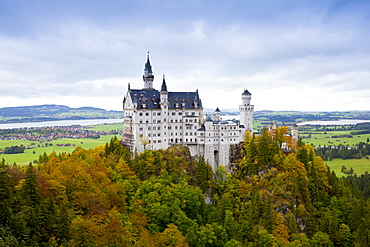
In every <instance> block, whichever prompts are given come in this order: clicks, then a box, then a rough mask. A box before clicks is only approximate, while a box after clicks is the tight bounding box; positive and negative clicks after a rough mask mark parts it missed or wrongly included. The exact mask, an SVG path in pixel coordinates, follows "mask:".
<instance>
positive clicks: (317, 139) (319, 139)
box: [303, 131, 370, 146]
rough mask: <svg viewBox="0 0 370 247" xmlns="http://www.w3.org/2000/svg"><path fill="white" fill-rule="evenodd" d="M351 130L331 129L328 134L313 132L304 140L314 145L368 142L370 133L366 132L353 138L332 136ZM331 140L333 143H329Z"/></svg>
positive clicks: (347, 132) (351, 144)
mask: <svg viewBox="0 0 370 247" xmlns="http://www.w3.org/2000/svg"><path fill="white" fill-rule="evenodd" d="M349 132H350V131H330V132H328V134H323V133H320V134H316V133H314V132H312V134H311V138H304V139H303V141H304V142H305V143H307V144H313V145H314V146H319V145H320V146H324V145H333V144H334V145H339V144H344V145H347V144H348V145H350V146H353V145H355V144H357V143H359V142H366V141H367V138H369V139H370V134H365V135H359V136H358V135H356V136H353V137H352V138H348V137H346V138H345V137H342V138H338V137H337V138H332V136H334V135H345V134H349ZM303 136H307V135H306V134H303ZM329 142H331V143H329Z"/></svg>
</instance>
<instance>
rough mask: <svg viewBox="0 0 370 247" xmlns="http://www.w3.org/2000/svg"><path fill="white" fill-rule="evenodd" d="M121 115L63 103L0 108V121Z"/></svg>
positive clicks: (32, 120)
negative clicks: (71, 106) (72, 106)
mask: <svg viewBox="0 0 370 247" xmlns="http://www.w3.org/2000/svg"><path fill="white" fill-rule="evenodd" d="M122 116H123V112H122V111H106V110H104V109H100V108H94V107H80V108H70V107H68V106H64V105H35V106H18V107H4V108H0V123H14V122H38V121H53V120H68V119H92V118H122Z"/></svg>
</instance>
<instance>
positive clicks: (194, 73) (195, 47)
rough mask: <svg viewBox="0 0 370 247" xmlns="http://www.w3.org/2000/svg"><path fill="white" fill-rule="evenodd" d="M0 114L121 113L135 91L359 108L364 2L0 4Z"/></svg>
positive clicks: (368, 94) (82, 0)
mask: <svg viewBox="0 0 370 247" xmlns="http://www.w3.org/2000/svg"><path fill="white" fill-rule="evenodd" d="M0 51H1V52H0V107H10V106H29V105H41V104H61V105H67V106H70V107H83V106H91V107H98V108H103V109H106V110H122V101H123V98H124V96H125V95H126V93H127V88H128V83H130V86H131V88H133V89H140V88H142V87H143V84H144V83H143V80H142V75H143V70H144V64H145V62H146V57H147V53H148V52H150V61H151V64H152V68H153V73H154V76H155V79H154V88H156V89H160V86H161V83H162V76H163V74H165V77H166V83H167V88H168V91H179V92H181V91H196V90H197V89H198V91H199V94H200V97H201V99H202V104H203V107H204V108H207V109H216V108H217V107H218V108H220V110H221V111H222V110H226V109H238V107H239V105H240V104H241V94H242V93H243V91H244V89H248V91H249V92H250V93H251V94H252V101H251V103H252V104H253V105H254V106H255V111H260V110H276V111H292V110H294V111H349V110H370V1H368V0H364V1H361V0H352V1H349V0H348V1H344V0H343V1H342V0H337V1H336V0H320V1H312V0H307V1H305V0H228V1H225V0H222V1H221V0H163V1H159V0H147V1H145V0H132V1H128V0H0Z"/></svg>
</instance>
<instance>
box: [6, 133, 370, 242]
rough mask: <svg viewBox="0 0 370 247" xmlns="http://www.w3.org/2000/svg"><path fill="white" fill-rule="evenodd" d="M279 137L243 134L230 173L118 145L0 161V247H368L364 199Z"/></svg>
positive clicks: (307, 150) (177, 155)
mask: <svg viewBox="0 0 370 247" xmlns="http://www.w3.org/2000/svg"><path fill="white" fill-rule="evenodd" d="M286 131H287V130H286V128H285V127H282V128H278V129H277V130H276V131H274V132H268V131H267V130H266V129H265V130H264V131H263V133H262V134H261V135H260V136H249V135H248V134H247V135H246V139H245V142H244V145H243V146H242V147H241V156H240V159H239V160H238V161H237V162H236V163H235V164H234V165H235V172H234V173H232V174H231V173H227V172H226V171H225V169H224V167H223V166H219V168H218V169H217V172H216V174H213V173H212V169H211V168H210V166H209V165H207V164H206V162H205V161H204V159H202V158H201V157H200V158H199V159H197V160H195V159H193V158H192V157H191V156H190V153H189V150H188V149H187V148H186V147H182V146H173V147H170V148H169V149H167V150H157V151H150V150H146V151H145V152H144V153H142V154H136V155H135V157H134V158H132V157H131V155H130V154H129V152H128V150H127V149H126V148H125V147H123V146H121V144H120V141H119V140H118V139H117V138H114V139H112V140H111V141H110V143H107V144H106V145H105V146H100V147H97V148H95V149H89V150H84V149H82V148H76V149H75V151H73V152H72V153H71V154H56V153H52V154H50V155H46V154H45V155H41V156H40V158H39V162H38V165H37V166H36V167H33V166H32V165H29V166H28V167H25V168H22V167H19V166H16V165H10V166H9V165H6V164H4V162H2V163H1V162H0V183H1V184H0V188H2V189H1V190H0V246H152V247H156V246H368V244H369V242H370V232H369V231H368V229H370V207H369V206H370V205H369V201H368V200H367V199H366V198H364V196H363V195H362V194H361V193H360V192H359V191H357V190H355V189H354V188H352V186H351V185H350V183H348V181H344V180H339V179H338V178H337V177H336V175H335V174H334V173H333V172H331V171H330V170H329V169H328V168H327V167H326V166H325V165H324V164H323V160H322V159H321V158H320V157H318V156H315V152H314V150H313V148H312V147H311V146H309V145H304V144H303V143H298V144H295V143H290V140H289V138H288V137H287V135H286ZM283 142H284V143H289V145H290V150H291V152H289V153H286V152H283V151H282V150H281V148H280V145H281V143H283Z"/></svg>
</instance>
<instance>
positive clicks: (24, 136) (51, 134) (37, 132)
mask: <svg viewBox="0 0 370 247" xmlns="http://www.w3.org/2000/svg"><path fill="white" fill-rule="evenodd" d="M112 134H118V133H117V131H109V132H106V131H99V130H95V129H92V127H87V126H80V125H74V126H53V127H31V128H19V129H2V130H0V140H25V141H33V142H45V141H52V140H58V139H63V138H72V139H80V138H92V139H98V138H100V136H101V135H112Z"/></svg>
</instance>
